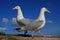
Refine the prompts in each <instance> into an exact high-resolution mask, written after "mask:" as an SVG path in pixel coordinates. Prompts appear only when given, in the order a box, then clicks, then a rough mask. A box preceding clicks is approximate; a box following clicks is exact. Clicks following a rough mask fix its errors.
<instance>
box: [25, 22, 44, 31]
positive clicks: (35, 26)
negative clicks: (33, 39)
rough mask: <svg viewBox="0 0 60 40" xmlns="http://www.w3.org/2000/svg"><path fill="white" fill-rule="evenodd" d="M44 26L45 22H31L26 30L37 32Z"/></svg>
mask: <svg viewBox="0 0 60 40" xmlns="http://www.w3.org/2000/svg"><path fill="white" fill-rule="evenodd" d="M42 24H43V21H34V22H31V23H30V24H29V25H27V26H26V27H25V28H26V29H30V30H36V29H37V28H38V27H40V26H41V25H42Z"/></svg>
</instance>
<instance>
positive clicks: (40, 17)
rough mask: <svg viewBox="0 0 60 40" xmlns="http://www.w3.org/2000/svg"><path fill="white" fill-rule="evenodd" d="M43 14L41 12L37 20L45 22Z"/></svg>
mask: <svg viewBox="0 0 60 40" xmlns="http://www.w3.org/2000/svg"><path fill="white" fill-rule="evenodd" d="M44 12H45V11H43V10H41V12H40V15H39V17H38V20H43V21H45V16H44Z"/></svg>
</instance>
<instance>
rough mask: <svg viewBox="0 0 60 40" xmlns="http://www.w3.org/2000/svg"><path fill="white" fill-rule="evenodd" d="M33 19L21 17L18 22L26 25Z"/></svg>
mask: <svg viewBox="0 0 60 40" xmlns="http://www.w3.org/2000/svg"><path fill="white" fill-rule="evenodd" d="M30 22H31V21H30V20H29V19H21V20H19V21H17V23H18V24H19V25H20V26H26V25H28V24H29V23H30Z"/></svg>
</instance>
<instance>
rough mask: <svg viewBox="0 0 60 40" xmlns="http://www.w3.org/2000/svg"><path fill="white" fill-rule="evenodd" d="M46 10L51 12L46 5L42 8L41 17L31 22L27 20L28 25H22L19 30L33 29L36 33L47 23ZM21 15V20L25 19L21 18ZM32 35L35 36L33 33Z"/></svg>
mask: <svg viewBox="0 0 60 40" xmlns="http://www.w3.org/2000/svg"><path fill="white" fill-rule="evenodd" d="M45 12H48V13H50V11H48V10H47V9H46V8H45V7H43V8H41V11H40V14H39V17H38V18H37V19H36V20H35V21H32V22H30V21H29V23H27V22H26V23H27V25H25V26H23V27H21V29H19V31H24V30H31V31H33V33H34V32H35V31H39V30H40V29H42V28H43V27H44V25H45V23H46V20H45V16H44V13H45ZM19 15H20V14H19ZM19 17H21V16H18V19H19V20H20V19H24V18H23V17H21V18H19ZM27 21H28V20H27ZM22 22H23V21H22ZM32 36H33V34H32Z"/></svg>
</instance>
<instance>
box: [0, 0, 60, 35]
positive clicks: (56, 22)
mask: <svg viewBox="0 0 60 40" xmlns="http://www.w3.org/2000/svg"><path fill="white" fill-rule="evenodd" d="M17 5H19V6H20V7H21V9H22V13H23V15H24V17H25V18H29V19H37V18H38V16H39V13H40V9H41V8H42V7H46V8H48V9H49V10H50V11H51V14H48V13H45V17H46V20H51V21H52V23H50V24H49V23H46V25H45V27H44V28H43V29H42V30H41V32H42V33H43V34H44V35H54V36H60V18H59V17H60V0H0V27H3V28H6V30H0V31H3V32H5V33H7V34H19V33H23V32H14V30H13V29H14V28H17V27H19V26H18V25H12V18H16V16H17V11H14V10H12V8H13V7H15V6H17ZM3 18H7V19H8V23H7V24H5V23H4V22H2V21H3V20H2V19H3ZM29 34H30V32H29Z"/></svg>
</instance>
